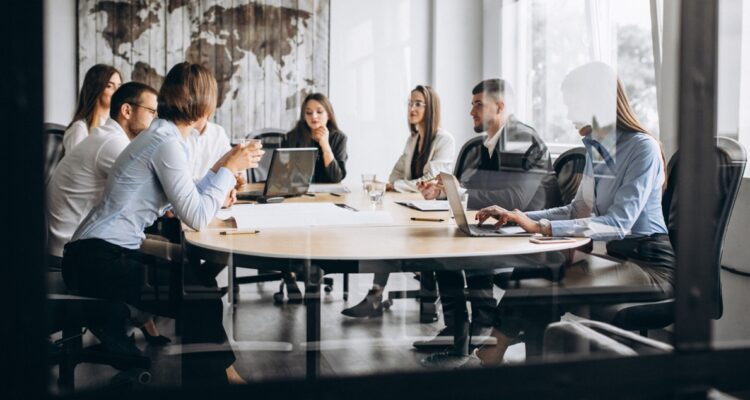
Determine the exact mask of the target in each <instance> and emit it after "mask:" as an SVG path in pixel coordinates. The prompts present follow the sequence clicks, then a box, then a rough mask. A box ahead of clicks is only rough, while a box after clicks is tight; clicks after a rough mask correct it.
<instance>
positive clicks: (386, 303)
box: [383, 299, 393, 310]
mask: <svg viewBox="0 0 750 400" xmlns="http://www.w3.org/2000/svg"><path fill="white" fill-rule="evenodd" d="M392 305H393V301H391V299H387V300H385V301H383V308H384V309H386V310H390V309H391V306H392Z"/></svg>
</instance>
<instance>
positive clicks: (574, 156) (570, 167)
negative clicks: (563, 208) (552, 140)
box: [552, 147, 586, 204]
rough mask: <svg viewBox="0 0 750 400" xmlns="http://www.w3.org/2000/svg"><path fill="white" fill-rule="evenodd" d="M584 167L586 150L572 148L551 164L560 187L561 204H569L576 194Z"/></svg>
mask: <svg viewBox="0 0 750 400" xmlns="http://www.w3.org/2000/svg"><path fill="white" fill-rule="evenodd" d="M585 167H586V149H585V148H583V147H575V148H572V149H570V150H568V151H566V152H564V153H562V154H560V156H559V157H557V159H556V160H555V163H554V164H552V169H553V170H554V171H555V176H556V177H557V184H558V186H559V187H560V197H561V201H562V204H570V202H572V201H573V199H574V198H575V196H576V192H578V186H580V185H581V180H582V179H583V169H584V168H585Z"/></svg>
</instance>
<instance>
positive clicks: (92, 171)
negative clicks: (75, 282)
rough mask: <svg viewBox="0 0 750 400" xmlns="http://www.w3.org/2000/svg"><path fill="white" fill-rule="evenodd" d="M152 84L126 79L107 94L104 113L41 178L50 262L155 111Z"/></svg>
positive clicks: (61, 250)
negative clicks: (50, 172) (100, 122)
mask: <svg viewBox="0 0 750 400" xmlns="http://www.w3.org/2000/svg"><path fill="white" fill-rule="evenodd" d="M156 96H157V92H156V90H154V88H152V87H150V86H148V85H144V84H142V83H138V82H128V83H126V84H124V85H122V86H120V88H119V89H117V91H116V92H115V93H114V94H113V95H112V100H111V102H110V111H109V115H110V119H108V120H107V122H106V123H105V124H104V125H102V126H100V127H98V128H94V129H93V130H92V131H91V134H90V135H88V136H87V137H86V139H84V140H83V141H82V142H81V143H80V144H79V145H77V146H76V147H75V148H73V150H72V151H71V152H70V153H67V154H66V155H65V156H64V157H63V159H62V161H61V162H60V164H59V165H58V166H57V168H56V169H55V172H54V174H53V175H52V178H51V179H50V181H49V183H48V184H47V188H46V189H47V190H46V196H47V226H48V233H49V238H48V242H47V253H48V254H49V255H50V257H51V261H52V263H53V264H52V265H55V264H56V263H55V261H58V262H59V259H60V258H62V255H63V254H62V252H63V246H65V244H66V243H67V242H68V241H69V240H70V238H71V236H73V232H75V230H76V228H77V227H78V224H79V223H80V222H81V220H83V218H84V217H86V215H87V214H88V213H89V211H91V209H92V208H93V207H94V205H95V204H96V202H97V201H98V200H99V197H100V196H101V193H102V191H103V190H104V185H105V183H106V182H107V176H108V175H109V171H110V169H111V168H112V165H114V163H115V160H116V159H117V156H119V155H120V153H121V152H122V151H123V149H125V147H127V146H128V144H129V143H130V141H131V140H133V139H134V138H135V137H136V136H137V135H138V134H139V133H141V131H143V130H144V129H146V128H148V127H149V125H151V121H152V120H153V119H154V118H155V117H156V106H157V102H156Z"/></svg>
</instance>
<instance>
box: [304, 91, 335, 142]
mask: <svg viewBox="0 0 750 400" xmlns="http://www.w3.org/2000/svg"><path fill="white" fill-rule="evenodd" d="M312 100H315V101H317V102H318V103H320V104H321V105H322V106H323V108H324V109H325V110H326V113H327V114H328V123H326V128H328V131H330V132H331V133H333V132H337V131H338V130H339V126H338V124H336V115H334V114H333V105H331V102H330V101H329V100H328V97H326V95H324V94H323V93H312V94H308V95H307V97H305V101H303V102H302V107H300V110H299V121H297V126H296V127H294V130H296V131H297V132H299V133H301V134H302V137H306V138H307V137H311V135H312V133H310V127H309V126H307V122H306V121H305V106H307V103H308V102H310V101H312Z"/></svg>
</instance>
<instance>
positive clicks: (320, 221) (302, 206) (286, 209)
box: [217, 203, 393, 229]
mask: <svg viewBox="0 0 750 400" xmlns="http://www.w3.org/2000/svg"><path fill="white" fill-rule="evenodd" d="M217 217H218V218H221V219H228V218H234V220H235V222H236V223H237V229H265V228H293V227H310V226H347V225H379V226H388V225H392V224H393V219H392V218H391V215H390V214H389V213H388V212H386V211H353V210H350V209H346V208H342V207H339V206H337V205H335V204H333V203H289V204H235V205H233V206H232V208H230V209H228V210H221V212H220V213H219V214H218V215H217Z"/></svg>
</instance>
